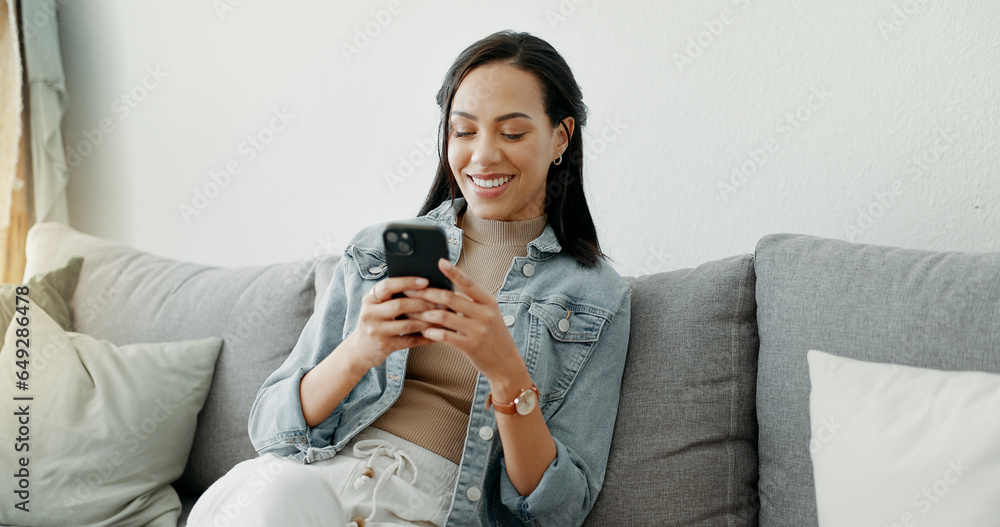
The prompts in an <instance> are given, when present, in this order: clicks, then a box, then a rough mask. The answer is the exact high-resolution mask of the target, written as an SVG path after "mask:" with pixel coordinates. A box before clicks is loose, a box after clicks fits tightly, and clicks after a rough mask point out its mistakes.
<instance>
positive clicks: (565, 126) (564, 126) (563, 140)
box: [557, 117, 576, 152]
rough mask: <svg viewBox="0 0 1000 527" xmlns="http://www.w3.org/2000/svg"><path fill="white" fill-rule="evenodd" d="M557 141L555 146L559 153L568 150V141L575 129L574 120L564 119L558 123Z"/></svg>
mask: <svg viewBox="0 0 1000 527" xmlns="http://www.w3.org/2000/svg"><path fill="white" fill-rule="evenodd" d="M559 125H560V126H559V131H558V132H557V134H558V135H559V140H558V141H557V146H558V147H559V151H560V152H565V151H566V149H567V148H569V140H570V139H572V138H573V130H574V129H575V128H576V119H573V118H572V117H565V118H563V120H562V121H559Z"/></svg>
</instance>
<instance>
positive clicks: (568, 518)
mask: <svg viewBox="0 0 1000 527" xmlns="http://www.w3.org/2000/svg"><path fill="white" fill-rule="evenodd" d="M552 439H553V440H554V441H555V444H556V458H555V459H554V460H553V461H552V463H550V464H549V466H548V468H546V469H545V473H543V474H542V479H541V481H539V482H538V486H537V487H535V490H534V491H532V492H531V494H528V495H527V496H521V494H520V493H518V491H517V489H516V488H514V484H513V483H511V481H510V477H509V476H508V475H507V462H506V461H507V460H506V459H504V460H501V462H500V463H501V467H502V468H503V471H502V472H501V475H500V499H501V501H502V502H503V504H504V505H505V506H506V507H507V508H508V509H510V511H511V512H513V513H514V515H515V516H517V517H518V518H519V519H520V520H521V521H524V522H534V521H538V522H540V523H542V524H545V525H579V524H581V523H583V520H584V519H585V518H586V517H587V514H588V513H589V512H590V507H589V506H588V505H587V504H589V503H592V502H593V500H588V499H586V498H587V493H588V492H589V490H588V489H589V487H588V485H587V480H586V478H585V476H584V472H583V470H582V469H581V468H580V467H579V466H577V465H576V464H575V463H573V460H572V459H571V455H570V452H569V450H568V449H567V448H566V445H564V444H563V443H562V442H561V441H559V440H558V439H556V438H552Z"/></svg>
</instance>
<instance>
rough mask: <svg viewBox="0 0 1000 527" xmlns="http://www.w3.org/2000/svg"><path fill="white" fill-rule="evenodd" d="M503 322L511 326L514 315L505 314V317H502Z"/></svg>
mask: <svg viewBox="0 0 1000 527" xmlns="http://www.w3.org/2000/svg"><path fill="white" fill-rule="evenodd" d="M503 323H504V324H506V325H507V326H513V325H514V315H506V316H505V317H503Z"/></svg>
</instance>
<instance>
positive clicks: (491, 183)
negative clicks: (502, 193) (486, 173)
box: [469, 176, 513, 188]
mask: <svg viewBox="0 0 1000 527" xmlns="http://www.w3.org/2000/svg"><path fill="white" fill-rule="evenodd" d="M469 177H472V176H469ZM512 177H513V176H505V177H502V178H498V179H476V178H474V177H473V178H472V182H473V183H475V184H476V186H478V187H483V188H493V187H499V186H500V185H503V184H504V183H506V182H508V181H510V178H512Z"/></svg>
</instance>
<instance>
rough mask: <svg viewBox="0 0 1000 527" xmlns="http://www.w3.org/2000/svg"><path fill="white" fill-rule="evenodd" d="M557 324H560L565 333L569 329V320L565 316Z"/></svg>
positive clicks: (560, 328)
mask: <svg viewBox="0 0 1000 527" xmlns="http://www.w3.org/2000/svg"><path fill="white" fill-rule="evenodd" d="M556 325H557V326H559V331H562V332H563V333H566V332H567V331H569V320H566V319H565V318H564V319H560V320H559V323H557V324H556Z"/></svg>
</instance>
